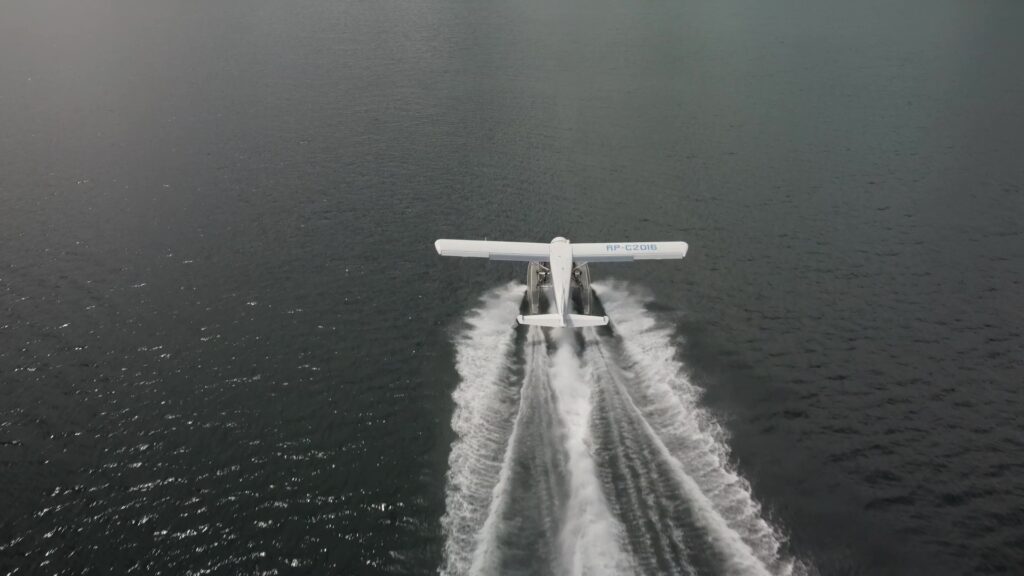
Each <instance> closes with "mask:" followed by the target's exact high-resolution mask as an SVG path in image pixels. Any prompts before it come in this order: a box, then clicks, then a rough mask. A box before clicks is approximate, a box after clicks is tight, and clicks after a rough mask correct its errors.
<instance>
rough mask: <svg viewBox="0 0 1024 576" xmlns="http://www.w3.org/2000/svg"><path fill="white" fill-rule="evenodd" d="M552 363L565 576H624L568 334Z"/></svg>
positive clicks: (625, 564)
mask: <svg viewBox="0 0 1024 576" xmlns="http://www.w3.org/2000/svg"><path fill="white" fill-rule="evenodd" d="M559 336H560V338H561V341H560V343H559V348H558V352H557V353H556V354H555V357H554V358H553V359H552V366H551V386H552V389H553V390H554V392H555V397H556V403H557V406H558V413H559V415H560V417H561V422H562V425H563V426H564V435H565V449H566V452H567V454H568V464H569V466H568V468H569V484H570V490H569V503H568V509H567V511H566V518H565V523H564V525H563V527H562V533H561V538H560V539H561V542H560V544H561V561H562V570H561V572H562V573H564V574H573V575H582V574H609V575H612V574H627V573H630V572H632V571H633V568H632V562H631V560H630V558H629V557H628V555H627V554H625V553H624V552H623V549H622V546H621V542H622V536H621V534H622V526H621V525H620V524H619V522H618V521H617V520H616V519H615V517H614V516H612V514H611V513H610V512H609V510H608V503H607V501H606V500H605V496H604V493H603V491H602V486H601V482H600V480H599V479H598V475H597V467H596V465H595V463H594V459H593V456H592V455H591V449H592V442H593V438H592V434H591V428H590V424H591V418H590V412H591V391H592V388H591V386H589V385H588V382H587V381H586V380H585V379H584V377H583V374H582V371H581V369H580V364H579V359H578V357H577V356H576V351H575V347H574V346H573V341H572V334H571V332H569V331H563V332H562V334H560V335H559Z"/></svg>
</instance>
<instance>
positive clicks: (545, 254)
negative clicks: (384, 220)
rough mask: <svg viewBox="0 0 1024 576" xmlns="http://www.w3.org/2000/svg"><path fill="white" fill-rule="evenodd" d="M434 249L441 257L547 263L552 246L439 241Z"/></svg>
mask: <svg viewBox="0 0 1024 576" xmlns="http://www.w3.org/2000/svg"><path fill="white" fill-rule="evenodd" d="M434 248H436V249H437V253H438V254H440V255H441V256H461V257H463V258H490V259H491V260H518V261H522V262H546V261H547V260H548V258H549V257H550V255H551V245H550V244H542V243H540V242H494V241H492V240H438V241H437V242H434Z"/></svg>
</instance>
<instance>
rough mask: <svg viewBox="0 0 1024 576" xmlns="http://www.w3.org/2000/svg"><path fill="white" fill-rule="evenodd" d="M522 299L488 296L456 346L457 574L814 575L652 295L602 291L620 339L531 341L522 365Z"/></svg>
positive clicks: (504, 290) (450, 568)
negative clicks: (707, 400) (759, 492)
mask: <svg viewBox="0 0 1024 576" xmlns="http://www.w3.org/2000/svg"><path fill="white" fill-rule="evenodd" d="M523 291H524V288H523V286H522V285H521V284H518V283H512V284H509V285H506V286H503V287H501V288H497V289H494V290H491V291H489V292H488V293H486V294H485V295H484V296H483V297H482V298H481V301H480V304H479V306H477V307H476V308H475V309H474V310H472V311H471V312H469V313H468V314H467V316H466V318H465V328H464V329H463V330H462V332H461V333H460V334H459V336H458V337H457V339H456V342H455V345H456V367H457V370H458V373H459V376H460V379H461V381H460V383H459V385H458V388H457V389H456V391H455V392H454V394H453V397H454V399H455V403H456V409H455V414H454V416H453V419H452V428H453V429H454V431H455V433H456V435H457V438H456V440H455V442H454V444H453V445H452V453H451V457H450V458H449V466H450V467H449V471H448V487H447V510H446V512H445V515H444V516H443V517H442V527H443V530H444V534H445V538H446V542H445V559H444V564H443V566H442V567H441V572H442V573H443V574H451V575H465V574H497V573H505V572H509V571H518V572H520V573H531V574H533V573H549V574H571V575H574V576H583V575H603V574H609V575H611V574H633V573H646V574H662V573H679V574H690V573H705V572H710V573H722V574H740V575H750V576H755V575H756V576H761V575H767V574H774V575H780V576H788V575H792V574H804V573H806V572H807V571H808V570H807V569H806V567H805V565H804V564H803V563H801V562H798V561H795V560H794V559H793V558H791V557H789V555H787V554H785V553H784V552H783V543H784V539H783V538H782V536H781V535H780V533H779V532H778V531H777V530H776V529H775V528H774V527H773V526H772V525H771V524H769V523H768V522H767V521H766V520H765V519H764V518H763V516H762V514H761V508H760V505H759V504H758V503H757V501H756V500H755V499H754V497H753V496H752V493H751V489H750V485H749V484H748V483H747V482H746V480H744V479H743V478H742V477H740V476H739V475H738V474H737V473H736V472H735V470H734V469H733V468H732V466H731V465H730V464H729V448H728V445H727V443H726V438H725V434H724V432H723V431H722V429H721V427H720V426H719V425H718V424H717V423H716V422H715V420H714V418H713V417H712V416H711V415H710V414H709V413H708V412H707V411H706V410H704V409H703V408H701V406H700V395H701V390H700V388H698V387H697V386H695V385H693V384H692V383H691V382H690V381H689V379H688V378H687V376H686V372H685V369H684V366H683V365H682V364H681V362H680V361H679V360H677V359H676V356H677V347H676V343H675V340H674V339H675V334H674V331H673V330H672V329H671V328H669V327H665V326H661V325H659V323H658V321H657V317H656V315H654V314H653V313H651V312H650V311H648V310H647V308H646V305H647V304H648V303H649V302H650V298H649V297H648V296H644V295H643V294H642V293H640V292H639V291H638V290H635V289H633V288H632V287H630V286H629V285H628V284H625V283H618V282H609V283H603V284H598V285H596V286H595V292H596V293H597V294H598V297H599V298H600V299H601V301H602V303H603V304H604V307H605V311H606V313H607V314H608V316H609V317H610V318H611V319H612V323H613V327H614V332H615V334H616V336H614V337H612V336H607V335H605V333H603V332H601V331H597V330H594V329H587V330H586V332H585V333H584V340H585V342H584V344H583V345H582V348H581V347H580V346H578V345H577V342H576V339H575V334H574V333H573V332H571V331H548V332H545V331H543V330H541V329H540V328H537V327H531V328H529V329H528V331H527V332H525V334H524V333H522V332H520V333H519V335H520V336H525V339H522V338H521V339H520V340H519V341H520V342H525V348H524V349H523V350H522V351H521V352H522V353H521V354H520V353H518V352H519V351H517V346H516V342H517V332H516V330H513V329H512V328H511V327H512V325H513V322H514V318H515V315H516V313H517V312H518V310H519V306H520V304H521V302H522V297H523ZM549 338H551V339H553V340H554V342H553V345H551V344H549V342H548V339H549ZM549 348H553V349H554V353H553V354H549V353H548V350H549Z"/></svg>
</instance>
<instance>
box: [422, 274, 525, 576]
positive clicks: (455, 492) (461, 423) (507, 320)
mask: <svg viewBox="0 0 1024 576" xmlns="http://www.w3.org/2000/svg"><path fill="white" fill-rule="evenodd" d="M522 294H523V286H522V285H521V284H519V283H516V282H513V283H510V284H507V285H505V286H503V287H501V288H497V289H494V290H491V291H490V292H488V293H486V294H484V296H483V297H482V298H481V299H480V305H479V306H478V307H477V308H475V309H474V310H472V311H471V312H470V313H469V314H467V315H466V318H465V322H466V328H465V330H463V331H462V333H461V334H460V335H459V337H458V339H457V341H456V343H455V366H456V370H457V371H458V373H459V378H460V380H461V381H460V383H459V386H458V388H456V390H455V392H454V394H453V398H454V400H455V414H454V415H453V416H452V430H454V431H455V434H456V436H457V438H456V440H455V443H454V444H453V445H452V452H451V456H449V458H448V489H447V495H446V503H445V504H446V510H445V514H444V516H443V517H442V518H441V526H442V528H443V530H444V533H445V536H446V542H445V566H444V567H443V568H442V572H444V573H450V574H468V573H470V568H471V566H472V562H473V551H474V550H475V549H476V545H477V535H478V533H479V532H480V529H481V527H482V526H483V523H484V521H485V520H486V518H487V513H488V511H489V510H490V508H491V501H492V493H493V491H494V487H495V485H496V484H497V483H498V479H499V477H500V474H501V471H502V468H503V464H504V459H503V458H502V457H501V455H502V454H504V453H505V449H506V446H507V444H508V439H509V437H510V435H511V432H512V428H513V426H514V422H515V416H516V413H517V406H518V400H519V387H518V385H517V384H516V383H515V382H511V381H510V374H509V369H508V368H509V364H510V360H511V356H512V353H513V352H514V346H513V344H514V342H515V332H514V331H513V330H512V329H511V326H512V325H513V323H514V322H515V317H516V314H517V313H518V312H519V302H520V301H521V300H522ZM495 455H498V456H497V457H496V456H495Z"/></svg>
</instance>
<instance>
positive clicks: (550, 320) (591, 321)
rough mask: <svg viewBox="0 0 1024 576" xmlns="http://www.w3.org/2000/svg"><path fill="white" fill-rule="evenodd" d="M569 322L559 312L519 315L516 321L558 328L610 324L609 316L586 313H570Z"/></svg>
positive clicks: (529, 324)
mask: <svg viewBox="0 0 1024 576" xmlns="http://www.w3.org/2000/svg"><path fill="white" fill-rule="evenodd" d="M568 320H569V321H568V322H565V321H564V320H563V318H562V317H561V316H559V315H558V314H533V315H531V316H519V317H517V318H516V321H517V322H519V323H520V324H526V325H528V326H548V327H552V328H558V327H562V326H569V327H572V328H585V327H587V326H604V325H606V324H608V317H607V316H587V315H584V314H569V318H568Z"/></svg>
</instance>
